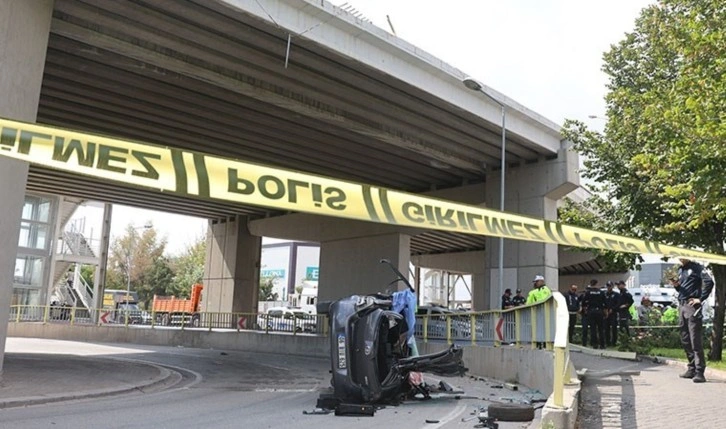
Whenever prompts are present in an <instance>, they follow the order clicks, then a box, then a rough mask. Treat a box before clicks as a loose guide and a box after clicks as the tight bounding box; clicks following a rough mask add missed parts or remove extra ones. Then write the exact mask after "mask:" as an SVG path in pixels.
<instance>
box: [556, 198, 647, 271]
mask: <svg viewBox="0 0 726 429" xmlns="http://www.w3.org/2000/svg"><path fill="white" fill-rule="evenodd" d="M613 210H614V208H613V205H612V204H610V203H609V202H608V201H606V200H604V199H602V198H600V197H598V196H597V195H593V196H592V197H590V199H588V200H587V201H585V202H584V203H583V204H578V203H575V202H573V201H572V200H569V199H567V200H565V203H564V205H562V207H560V208H558V209H557V218H558V219H559V221H560V222H562V223H565V224H567V225H573V226H581V227H583V228H590V229H595V230H598V231H605V230H607V229H608V220H607V219H608V214H609V213H610V212H612V211H613ZM568 250H569V251H571V252H589V253H592V254H593V255H595V256H596V258H597V261H598V262H600V264H601V265H602V268H601V269H600V270H599V272H602V273H621V272H625V271H628V270H630V269H640V264H639V262H642V261H643V258H642V257H640V255H635V254H632V253H625V252H614V251H612V250H601V249H594V248H593V249H588V248H582V247H569V248H568Z"/></svg>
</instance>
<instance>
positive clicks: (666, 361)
mask: <svg viewBox="0 0 726 429" xmlns="http://www.w3.org/2000/svg"><path fill="white" fill-rule="evenodd" d="M642 358H645V359H649V360H651V361H652V362H654V363H659V364H663V365H669V366H674V367H678V368H681V369H686V368H688V364H686V362H681V361H679V360H675V359H673V358H666V357H662V356H650V355H648V356H642ZM707 365H708V364H707ZM704 375H705V376H706V380H710V379H713V380H719V381H726V372H725V371H721V370H718V369H713V368H709V367H708V366H706V372H705V373H704Z"/></svg>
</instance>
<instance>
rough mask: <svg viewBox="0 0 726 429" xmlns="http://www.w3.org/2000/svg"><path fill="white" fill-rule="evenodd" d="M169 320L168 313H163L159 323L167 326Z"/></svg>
mask: <svg viewBox="0 0 726 429" xmlns="http://www.w3.org/2000/svg"><path fill="white" fill-rule="evenodd" d="M170 322H171V318H170V317H169V314H168V313H167V314H164V315H163V316H162V317H161V324H162V325H164V326H169V323H170Z"/></svg>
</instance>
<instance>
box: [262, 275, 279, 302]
mask: <svg viewBox="0 0 726 429" xmlns="http://www.w3.org/2000/svg"><path fill="white" fill-rule="evenodd" d="M276 279H277V277H275V276H270V277H260V297H259V300H260V301H277V298H278V296H277V293H273V292H272V291H273V290H274V288H275V280H276Z"/></svg>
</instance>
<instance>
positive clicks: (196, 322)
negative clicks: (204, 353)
mask: <svg viewBox="0 0 726 429" xmlns="http://www.w3.org/2000/svg"><path fill="white" fill-rule="evenodd" d="M192 327H193V328H198V327H199V315H198V314H195V315H194V316H192Z"/></svg>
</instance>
